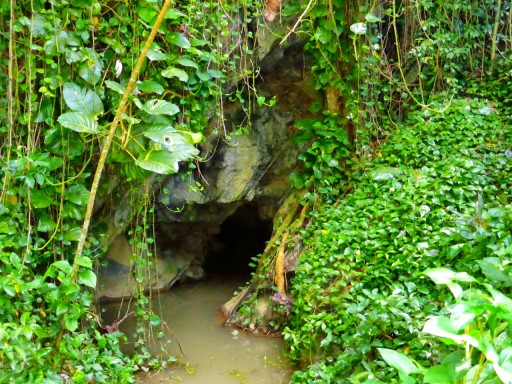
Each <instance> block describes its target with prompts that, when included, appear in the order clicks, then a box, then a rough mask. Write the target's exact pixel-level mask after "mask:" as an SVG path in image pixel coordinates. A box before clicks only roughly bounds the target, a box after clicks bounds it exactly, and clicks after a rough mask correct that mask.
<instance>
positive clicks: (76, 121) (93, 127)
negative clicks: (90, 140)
mask: <svg viewBox="0 0 512 384" xmlns="http://www.w3.org/2000/svg"><path fill="white" fill-rule="evenodd" d="M57 121H58V122H59V123H60V124H61V125H62V126H63V127H66V128H68V129H71V130H73V131H76V132H84V133H97V132H98V122H97V121H96V120H94V119H93V118H92V117H90V116H89V115H87V114H86V113H83V112H67V113H63V114H62V115H60V116H59V118H58V119H57Z"/></svg>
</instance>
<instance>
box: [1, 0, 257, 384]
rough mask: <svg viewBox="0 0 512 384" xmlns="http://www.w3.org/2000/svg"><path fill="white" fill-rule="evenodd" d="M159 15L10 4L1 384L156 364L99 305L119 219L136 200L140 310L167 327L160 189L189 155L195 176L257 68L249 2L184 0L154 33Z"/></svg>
mask: <svg viewBox="0 0 512 384" xmlns="http://www.w3.org/2000/svg"><path fill="white" fill-rule="evenodd" d="M167 4H169V2H168V3H167ZM161 9H162V4H160V3H159V2H156V1H145V0H141V1H135V2H120V3H115V4H113V3H111V2H106V1H99V2H98V1H93V0H72V1H69V2H60V1H57V2H55V1H45V0H40V1H39V0H36V1H14V0H11V1H9V0H4V1H2V2H0V25H1V35H0V50H1V51H2V55H1V56H0V110H1V111H2V112H1V116H0V179H1V183H2V189H1V194H0V260H1V261H0V343H1V344H2V346H3V347H2V348H1V351H0V381H1V382H16V383H18V382H20V383H21V382H25V383H26V382H30V383H41V382H48V383H49V382H51V383H56V382H70V381H72V382H75V383H80V382H98V383H100V382H105V383H113V382H116V383H123V382H131V381H132V380H133V378H132V372H133V371H134V370H135V369H137V368H138V366H140V365H142V364H148V361H147V360H145V358H146V357H148V355H147V354H143V355H136V356H135V357H134V358H128V357H126V356H123V355H122V354H121V353H120V351H119V348H118V344H119V337H120V335H119V333H112V334H110V333H108V332H106V331H107V329H106V328H105V324H101V322H100V319H99V314H98V313H97V310H96V308H95V306H94V302H95V299H94V295H93V289H94V288H95V287H96V273H95V263H96V261H97V259H98V257H99V256H100V255H101V254H103V253H104V251H105V249H104V248H105V247H104V246H105V244H106V243H107V242H108V240H106V238H105V236H108V233H109V231H111V230H112V228H109V223H108V215H109V213H108V211H109V210H110V209H111V207H112V206H114V207H115V206H116V204H118V203H117V202H119V201H130V203H131V204H130V205H131V207H132V211H131V212H130V214H129V217H126V218H124V221H125V223H124V225H125V228H121V230H124V229H129V233H130V234H132V235H133V240H132V243H133V253H134V257H133V260H134V263H135V264H137V263H138V264H137V265H136V266H135V267H134V274H135V275H136V276H135V277H136V278H137V281H139V282H140V283H141V284H140V287H139V288H140V289H139V290H140V292H135V296H136V297H138V298H139V299H140V300H139V301H138V306H139V307H138V308H137V310H136V313H137V314H138V315H140V318H141V320H143V321H145V323H146V324H145V325H144V327H152V326H157V325H158V324H160V321H159V319H158V317H155V316H154V315H151V314H150V313H148V311H147V310H146V307H147V305H149V304H148V303H149V300H148V299H147V298H145V297H144V295H143V294H142V293H143V289H144V285H143V284H142V280H143V278H144V274H143V269H144V265H145V264H144V263H148V262H149V263H150V262H151V261H148V260H149V259H150V258H151V256H152V252H153V247H154V241H153V239H152V234H151V228H152V223H151V215H152V207H151V204H152V201H151V196H152V191H151V186H152V184H151V182H147V181H146V180H147V178H148V176H149V175H150V174H151V172H156V173H160V174H169V173H176V172H178V163H179V162H188V165H187V164H185V165H184V167H183V166H182V169H184V172H187V171H189V170H191V169H193V168H194V167H195V165H194V162H193V160H196V159H197V155H198V150H197V149H196V148H195V146H194V144H196V143H197V142H199V141H201V140H202V139H203V137H204V136H205V135H207V134H208V135H217V134H221V132H222V130H223V128H224V127H223V120H222V118H218V119H217V121H218V126H213V127H212V129H211V130H210V131H209V132H205V128H206V126H207V121H208V119H210V118H211V117H213V116H217V117H218V116H221V113H222V110H221V109H222V102H221V99H222V98H223V97H227V96H226V92H227V91H229V92H230V97H233V98H234V99H236V98H237V97H240V98H241V97H242V96H241V95H242V92H243V89H242V88H243V87H245V86H246V85H247V83H246V82H245V81H244V79H246V78H247V77H250V76H251V72H252V71H253V69H252V67H251V63H250V61H249V60H247V61H246V62H242V61H241V57H242V56H243V54H244V53H247V52H249V53H250V48H249V45H250V44H249V41H250V40H251V38H252V35H251V32H250V31H249V29H248V25H249V23H250V22H251V17H252V16H251V12H252V10H253V9H254V5H253V4H252V3H251V2H244V3H240V4H239V3H235V2H232V3H231V4H224V5H220V4H219V3H218V2H214V1H195V0H191V1H185V2H180V4H179V5H173V6H172V7H171V8H170V9H169V10H168V11H167V12H165V13H162V15H163V19H162V20H159V21H163V22H162V23H161V24H160V25H159V27H158V28H156V29H155V30H154V31H153V32H155V33H156V34H155V35H154V38H153V35H152V34H151V32H152V29H153V26H154V25H155V23H156V22H157V20H158V15H159V12H160V10H161ZM205 14H208V15H210V17H204V15H205ZM233 20H236V23H234V24H233ZM230 23H231V26H232V34H231V35H229V36H228V34H227V33H226V26H227V25H228V24H230ZM157 26H158V25H157ZM147 41H148V42H149V43H150V45H149V46H146V47H145V44H146V42H147ZM146 48H147V50H146ZM144 55H145V56H146V57H147V59H146V60H145V61H142V60H141V58H143V57H144ZM137 62H140V64H142V66H141V67H140V68H138V67H137V64H136V63H137ZM134 69H135V70H137V71H138V70H139V69H140V71H139V72H138V74H137V73H135V75H136V76H135V77H134V79H133V80H134V81H136V88H135V89H134V90H133V92H132V90H130V89H129V87H130V78H131V77H133V74H132V71H133V70H134ZM228 78H229V79H230V81H231V83H230V84H227V81H228ZM240 87H242V88H240ZM125 102H126V103H125ZM116 124H118V125H116ZM109 132H112V134H113V135H112V137H109ZM110 144H112V145H111V146H110ZM109 146H110V150H109ZM105 148H106V150H105V152H108V156H107V157H106V159H105V160H106V174H107V176H106V177H103V181H102V182H101V183H99V194H98V196H99V198H98V199H95V198H94V196H93V197H92V198H91V195H92V193H91V192H90V191H95V190H96V188H97V187H98V185H95V183H94V182H93V174H94V173H95V172H96V173H97V175H96V176H98V171H97V170H98V169H100V168H99V167H100V166H101V167H102V166H103V160H102V159H101V157H100V152H101V151H102V150H103V149H105ZM99 175H100V176H101V171H100V172H99ZM96 180H98V181H99V177H97V178H96ZM119 190H122V191H123V195H122V196H121V195H120V194H118V191H119ZM94 203H96V206H95V211H96V213H97V214H98V213H99V214H100V213H101V209H105V210H106V211H107V216H106V217H107V220H106V221H107V222H105V220H98V219H97V218H96V219H95V220H93V225H92V228H91V231H90V233H89V236H88V237H87V238H85V237H84V236H83V235H84V233H85V234H87V229H88V223H89V219H90V217H87V216H86V213H87V212H88V211H89V212H92V211H93V209H92V207H93V204H94ZM109 204H112V205H109ZM86 207H87V210H86ZM97 217H101V216H97ZM103 218H105V216H103ZM84 228H85V230H84ZM82 240H86V241H83V242H82ZM77 244H79V245H81V246H78V247H77ZM82 246H83V247H82ZM75 255H76V256H75ZM141 256H144V257H141ZM139 272H140V273H139ZM148 324H149V325H148ZM144 327H142V329H144ZM139 336H141V335H140V334H138V335H137V338H138V339H142V337H140V338H139Z"/></svg>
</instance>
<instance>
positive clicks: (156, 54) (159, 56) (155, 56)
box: [147, 49, 167, 61]
mask: <svg viewBox="0 0 512 384" xmlns="http://www.w3.org/2000/svg"><path fill="white" fill-rule="evenodd" d="M147 57H148V59H149V60H151V61H159V60H165V59H166V58H167V55H166V54H165V53H163V52H161V51H156V50H154V49H149V50H148V53H147Z"/></svg>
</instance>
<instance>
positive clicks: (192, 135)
mask: <svg viewBox="0 0 512 384" xmlns="http://www.w3.org/2000/svg"><path fill="white" fill-rule="evenodd" d="M178 132H179V133H181V134H182V135H183V136H184V137H185V139H187V141H188V142H189V143H190V144H199V143H200V142H201V141H203V138H204V136H203V134H202V133H199V132H189V131H183V130H178Z"/></svg>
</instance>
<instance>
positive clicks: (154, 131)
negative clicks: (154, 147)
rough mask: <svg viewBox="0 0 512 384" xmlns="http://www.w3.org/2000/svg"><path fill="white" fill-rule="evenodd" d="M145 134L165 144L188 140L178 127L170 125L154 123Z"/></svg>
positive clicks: (156, 141)
mask: <svg viewBox="0 0 512 384" xmlns="http://www.w3.org/2000/svg"><path fill="white" fill-rule="evenodd" d="M144 136H146V137H147V138H149V139H151V140H152V141H154V142H155V143H159V144H162V145H164V146H169V145H173V144H181V143H185V142H186V140H185V138H184V137H183V136H182V135H180V134H179V133H178V131H177V130H176V129H174V128H173V127H171V126H168V125H153V126H151V127H150V128H149V129H148V130H146V131H145V132H144Z"/></svg>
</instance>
